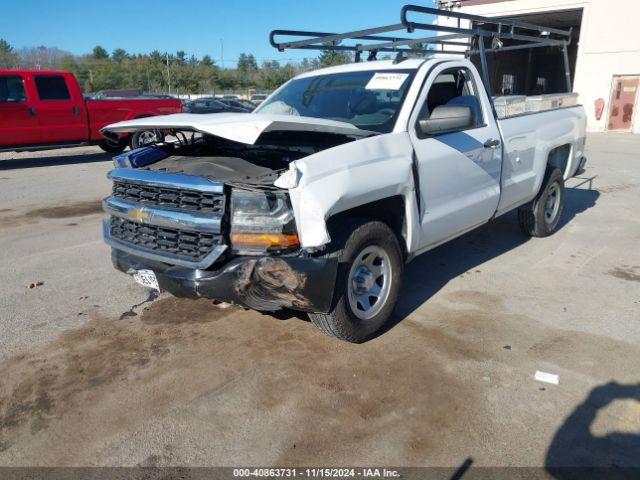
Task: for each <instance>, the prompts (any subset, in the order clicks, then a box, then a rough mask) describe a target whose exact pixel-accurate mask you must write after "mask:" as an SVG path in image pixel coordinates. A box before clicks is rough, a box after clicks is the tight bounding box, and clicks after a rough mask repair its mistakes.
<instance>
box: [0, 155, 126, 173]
mask: <svg viewBox="0 0 640 480" xmlns="http://www.w3.org/2000/svg"><path fill="white" fill-rule="evenodd" d="M112 157H113V155H112V154H110V153H102V152H101V153H83V154H78V155H60V156H53V155H52V156H50V157H47V156H45V157H22V158H13V159H11V160H2V161H0V170H17V169H21V168H35V167H52V166H56V165H75V164H78V163H98V162H107V161H111V158H112Z"/></svg>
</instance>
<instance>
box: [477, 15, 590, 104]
mask: <svg viewBox="0 0 640 480" xmlns="http://www.w3.org/2000/svg"><path fill="white" fill-rule="evenodd" d="M508 18H510V19H513V20H517V21H521V22H526V23H531V24H534V25H542V26H545V27H550V28H557V29H561V30H569V29H571V32H572V34H571V44H570V45H569V46H568V48H567V53H568V56H569V70H570V73H571V84H572V86H573V78H574V73H575V69H576V59H577V56H578V42H579V40H580V25H581V23H582V9H581V8H580V9H574V10H560V11H553V12H544V13H535V14H530V15H518V16H513V17H512V16H510V17H508ZM478 26H480V27H482V25H478ZM487 43H488V42H487ZM518 43H521V42H516V41H513V40H504V46H505V47H507V46H511V45H517V44H518ZM472 60H473V61H474V63H477V64H476V66H477V67H479V66H480V65H479V58H478V56H474V57H472ZM487 61H488V63H489V72H491V78H490V80H491V87H492V92H494V94H495V95H542V94H547V93H564V92H566V91H567V84H566V77H565V71H564V58H563V52H562V50H561V49H560V48H559V47H540V48H527V49H522V50H510V51H506V52H496V53H487Z"/></svg>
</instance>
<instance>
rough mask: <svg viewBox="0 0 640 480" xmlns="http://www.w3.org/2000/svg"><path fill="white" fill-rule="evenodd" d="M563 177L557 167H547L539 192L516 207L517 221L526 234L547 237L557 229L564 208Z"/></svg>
mask: <svg viewBox="0 0 640 480" xmlns="http://www.w3.org/2000/svg"><path fill="white" fill-rule="evenodd" d="M564 201H565V191H564V178H563V175H562V172H561V171H560V169H558V168H554V167H547V171H546V173H545V175H544V180H543V182H542V187H541V188H540V192H539V193H538V195H536V198H534V199H533V201H531V202H529V203H527V204H526V205H523V206H522V207H520V208H519V209H518V223H519V224H520V228H521V229H522V231H523V232H524V233H525V234H526V235H530V236H532V237H547V236H549V235H551V234H552V233H554V232H555V231H556V230H557V229H558V223H559V222H560V217H561V216H562V210H563V209H564Z"/></svg>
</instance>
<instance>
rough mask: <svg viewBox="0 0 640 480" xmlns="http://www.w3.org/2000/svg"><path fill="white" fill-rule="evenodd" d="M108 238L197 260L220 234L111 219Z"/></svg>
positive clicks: (216, 242) (140, 247)
mask: <svg viewBox="0 0 640 480" xmlns="http://www.w3.org/2000/svg"><path fill="white" fill-rule="evenodd" d="M109 230H110V233H111V237H112V238H114V239H116V240H119V241H121V242H124V243H126V244H129V245H131V246H135V247H136V248H138V249H140V250H143V251H144V250H146V251H149V252H153V253H156V254H160V255H166V256H171V257H174V258H179V259H182V260H188V261H200V260H202V259H203V258H204V257H206V256H207V254H209V253H210V252H211V250H213V249H214V248H215V247H216V246H218V245H220V244H221V243H222V235H216V234H212V233H200V232H191V231H187V230H179V229H174V228H165V227H158V226H155V225H146V224H141V223H136V222H132V221H130V220H126V219H124V218H120V217H115V216H112V217H111V220H110V223H109Z"/></svg>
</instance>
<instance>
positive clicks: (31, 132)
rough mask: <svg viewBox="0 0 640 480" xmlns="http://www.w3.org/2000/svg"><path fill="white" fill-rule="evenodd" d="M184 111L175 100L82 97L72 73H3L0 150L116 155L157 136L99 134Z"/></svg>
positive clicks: (0, 74) (0, 76)
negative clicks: (89, 149) (81, 148)
mask: <svg viewBox="0 0 640 480" xmlns="http://www.w3.org/2000/svg"><path fill="white" fill-rule="evenodd" d="M181 111H182V104H181V103H180V101H179V100H177V99H153V98H145V97H140V98H127V99H108V98H105V99H100V100H98V99H94V98H91V97H84V96H83V94H82V91H81V90H80V86H79V85H78V81H77V80H76V79H75V77H74V76H73V74H71V73H69V72H58V71H45V70H33V71H32V70H0V150H36V149H45V148H60V147H62V146H78V145H87V144H96V145H99V146H100V147H101V148H102V149H103V150H105V151H106V152H110V153H118V152H121V151H122V150H124V149H125V148H126V147H127V145H132V146H133V147H134V148H135V147H138V146H140V144H141V143H140V142H141V140H142V139H145V138H146V139H147V140H148V141H150V140H158V138H157V134H158V132H150V131H141V132H133V133H131V134H128V135H125V136H122V137H116V138H113V139H107V138H105V137H104V136H103V135H102V134H101V133H100V130H101V129H102V128H103V127H104V126H106V125H108V124H110V123H113V122H117V121H120V120H129V119H134V118H142V117H151V116H156V115H166V114H169V113H178V112H181Z"/></svg>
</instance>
